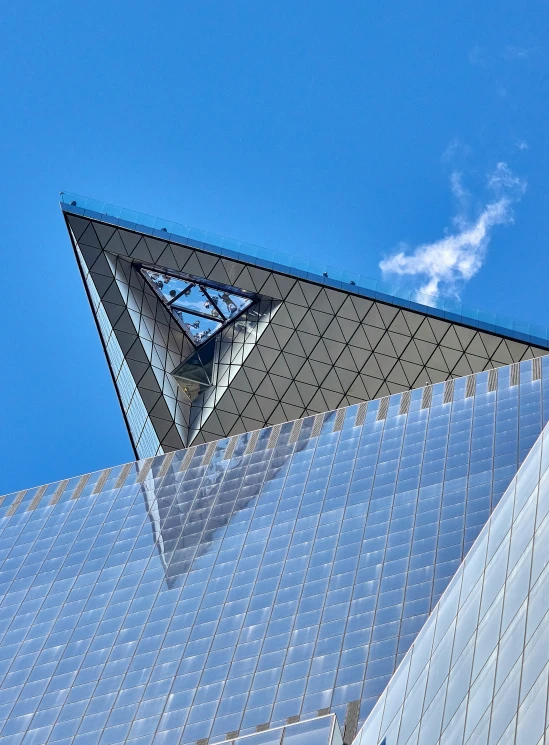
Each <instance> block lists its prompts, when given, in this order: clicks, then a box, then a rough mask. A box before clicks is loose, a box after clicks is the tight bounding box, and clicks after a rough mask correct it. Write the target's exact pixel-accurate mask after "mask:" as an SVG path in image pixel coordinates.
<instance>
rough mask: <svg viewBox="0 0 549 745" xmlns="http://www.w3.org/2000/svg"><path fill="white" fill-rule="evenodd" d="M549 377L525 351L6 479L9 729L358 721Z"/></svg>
mask: <svg viewBox="0 0 549 745" xmlns="http://www.w3.org/2000/svg"><path fill="white" fill-rule="evenodd" d="M542 363H543V364H542ZM548 386H549V360H548V359H547V358H543V360H539V359H538V360H535V361H534V362H533V361H531V360H528V361H526V362H523V363H521V364H520V365H511V366H509V367H506V368H500V370H499V371H497V372H496V371H489V372H483V373H479V374H477V375H474V376H473V375H471V376H468V377H467V378H463V379H458V380H452V381H447V382H446V383H439V384H437V385H434V386H429V387H427V388H424V389H418V390H415V391H412V392H405V393H402V394H395V395H393V396H391V397H386V398H383V399H381V400H377V401H370V402H369V403H368V404H356V405H353V406H350V407H347V408H345V409H339V410H338V411H334V412H330V413H327V414H318V415H316V416H311V417H308V418H306V419H302V420H296V421H295V422H289V423H285V424H282V425H275V426H274V427H269V428H264V429H262V430H260V431H256V432H251V433H250V432H246V433H244V434H242V435H237V436H235V437H231V438H228V439H224V440H220V441H217V442H211V443H204V444H201V445H198V446H195V447H192V448H189V449H187V450H185V451H178V452H172V453H169V454H168V455H165V456H158V457H156V458H150V459H147V460H145V461H141V462H138V463H136V464H127V465H126V466H120V467H117V468H113V469H107V470H105V471H102V472H98V473H95V474H88V475H85V476H83V477H79V478H74V479H70V480H67V481H64V482H61V483H58V484H51V485H48V486H44V487H40V488H34V489H29V490H26V491H22V492H18V493H17V494H12V495H8V496H6V497H4V498H0V562H1V563H0V598H1V599H0V721H1V724H0V743H1V744H2V745H4V743H6V745H7V744H8V743H9V745H20V744H24V745H30V743H32V744H33V745H46V743H47V744H48V745H49V744H50V743H57V744H58V745H69V744H70V745H92V744H93V745H95V744H99V743H101V745H103V744H105V745H107V744H109V745H118V744H119V743H120V744H122V743H128V745H130V744H131V745H160V744H162V745H171V744H172V743H182V744H186V743H195V742H200V743H201V745H205V743H206V742H210V743H214V742H220V741H223V740H226V739H229V740H235V739H237V738H241V739H242V738H244V736H246V735H254V733H257V734H255V735H254V737H258V738H266V739H260V741H261V743H263V742H265V743H266V742H271V740H269V739H268V738H269V736H271V735H272V731H274V730H275V729H276V728H277V727H283V726H284V725H290V724H292V726H293V723H295V722H296V720H297V719H298V718H300V717H301V719H310V718H311V717H318V718H319V719H318V721H320V718H321V717H322V716H324V715H326V714H328V713H333V714H335V715H337V717H338V719H339V723H340V725H341V727H342V729H343V730H344V735H345V741H346V742H348V741H350V739H352V736H353V734H354V733H355V732H356V728H357V727H358V726H359V725H360V724H362V723H363V722H364V720H365V719H366V717H367V716H368V714H369V713H370V712H371V710H372V708H373V707H374V706H375V704H376V702H377V701H378V699H379V696H380V695H381V694H382V693H383V691H384V689H385V688H386V686H387V684H388V682H389V680H390V679H391V677H392V676H393V673H394V671H395V669H396V667H397V665H398V664H399V663H400V661H401V660H402V659H403V658H404V657H405V655H406V652H407V651H408V649H409V647H410V645H411V644H412V643H413V641H414V639H415V638H416V636H417V634H418V632H419V631H420V629H421V628H422V627H423V626H424V624H425V622H426V621H427V619H428V617H429V614H430V613H431V611H432V609H433V607H434V606H435V604H436V603H437V601H438V599H439V598H440V597H441V595H442V594H443V593H444V591H445V590H446V588H447V586H448V584H449V582H450V580H451V578H452V576H454V575H455V574H456V571H457V570H458V568H459V566H460V563H461V561H462V559H463V557H464V556H465V554H466V553H467V551H468V550H469V548H470V547H471V546H472V545H473V543H474V542H475V540H476V539H477V537H478V535H479V532H480V531H481V530H482V528H483V526H484V525H485V523H486V521H487V520H488V518H489V516H490V514H491V511H492V510H493V508H494V507H495V506H496V505H497V504H498V502H499V500H500V499H501V497H502V495H503V493H504V492H505V490H506V488H507V487H508V485H509V483H510V482H511V480H512V479H513V477H514V476H515V474H516V473H517V469H518V467H519V465H520V463H521V462H522V461H523V460H524V458H525V457H526V455H527V453H528V452H529V451H530V450H531V448H532V446H533V444H534V442H535V441H536V439H537V437H538V436H539V434H540V432H541V431H542V429H543V426H544V424H545V422H546V421H547V419H548V418H549V414H548V412H549V409H548V406H547V404H548V403H549V389H548ZM518 493H519V490H518V489H517V494H518ZM502 507H503V505H502ZM501 512H502V510H501V509H500V510H499V513H501ZM529 514H530V513H529ZM494 524H495V523H494ZM517 524H518V522H517ZM521 524H522V525H523V533H524V531H526V534H527V533H528V529H529V528H530V527H531V522H522V523H521ZM527 538H528V535H527ZM529 538H531V535H530V536H529ZM517 545H518V544H517ZM524 546H526V543H525V544H524ZM511 551H514V548H513V546H512V547H511ZM477 553H478V552H476V553H475V554H474V555H477ZM498 566H499V565H498ZM502 566H503V564H502ZM521 571H523V570H521ZM522 576H523V575H522V574H521V577H522ZM494 586H496V585H494ZM515 586H517V584H516V583H515ZM521 588H522V585H521ZM439 615H440V608H439ZM432 617H433V616H432ZM429 624H430V625H431V626H432V622H429ZM428 627H429V626H428ZM428 627H427V628H428ZM406 659H408V658H406ZM401 669H402V668H401ZM437 669H438V666H437ZM399 674H400V673H399ZM397 679H398V678H397ZM375 711H377V709H376V710H374V714H375ZM313 721H315V720H314V719H313ZM309 726H311V727H316V726H317V725H316V724H315V725H307V727H309ZM318 726H320V725H318ZM266 729H268V730H269V733H268V734H267V733H265V732H263V730H266ZM287 729H288V730H290V727H289V726H287ZM306 729H307V728H306V727H304V731H305V730H306ZM299 731H300V730H299V728H296V729H292V730H291V732H292V733H296V732H297V733H299ZM290 734H291V733H290ZM272 736H273V737H274V735H272ZM292 736H293V735H292ZM296 737H297V735H296ZM288 739H290V737H289V738H288ZM290 741H291V740H290ZM257 742H259V740H257ZM273 742H275V740H273ZM284 742H286V735H284ZM297 742H298V740H296V743H297ZM301 742H303V743H307V745H308V743H309V740H299V743H300V745H301ZM316 742H319V743H320V742H324V740H322V739H321V737H320V734H319V735H318V737H317V739H316V740H315V743H316ZM366 742H368V745H369V741H367V740H364V745H366ZM421 742H422V745H423V740H422V741H421ZM425 742H427V741H425ZM433 742H435V741H433ZM460 742H461V741H460ZM245 743H246V740H245V739H242V745H245ZM249 743H250V745H255V743H256V740H255V739H253V738H252V737H250V738H249ZM387 745H393V743H389V740H387ZM535 745H537V743H536V744H535Z"/></svg>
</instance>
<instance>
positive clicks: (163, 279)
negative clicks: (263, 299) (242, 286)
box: [141, 268, 255, 347]
mask: <svg viewBox="0 0 549 745" xmlns="http://www.w3.org/2000/svg"><path fill="white" fill-rule="evenodd" d="M141 271H142V273H143V276H144V277H145V279H146V280H147V281H148V282H149V284H150V285H151V286H152V287H153V288H154V290H155V292H156V293H157V295H159V296H160V298H161V299H162V301H163V302H164V304H165V305H167V306H168V307H169V308H170V310H171V311H172V313H173V315H174V316H175V318H176V319H177V321H178V322H179V324H180V325H181V327H182V328H183V330H184V331H185V333H186V334H187V335H188V336H189V338H190V339H191V341H192V342H193V344H194V345H195V346H196V347H199V346H201V345H202V344H204V343H205V342H206V341H207V340H208V339H210V338H211V337H212V336H213V335H214V334H215V333H216V332H217V331H219V330H220V329H221V328H223V326H225V325H227V324H228V323H229V322H230V321H232V320H234V319H235V318H236V317H237V316H239V315H240V314H241V313H242V312H243V311H245V310H246V308H249V307H250V305H251V304H252V303H253V302H254V299H255V298H254V296H252V295H251V294H248V293H246V292H244V291H242V290H235V288H234V287H227V286H226V285H220V284H217V283H214V282H209V281H206V280H204V279H201V278H198V277H193V276H191V275H178V276H176V275H173V274H167V273H165V272H161V271H158V270H157V269H145V268H142V269H141Z"/></svg>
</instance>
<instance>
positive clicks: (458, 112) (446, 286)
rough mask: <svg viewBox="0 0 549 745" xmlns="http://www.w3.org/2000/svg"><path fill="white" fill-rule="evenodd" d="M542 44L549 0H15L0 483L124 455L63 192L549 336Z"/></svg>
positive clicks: (2, 256)
mask: <svg viewBox="0 0 549 745" xmlns="http://www.w3.org/2000/svg"><path fill="white" fill-rule="evenodd" d="M548 39H549V16H548V15H547V6H546V3H545V0H530V2H528V3H526V4H517V3H516V2H509V0H498V2H496V1H495V0H485V2H483V3H478V2H476V1H475V2H473V0H462V2H459V3H457V2H446V3H441V2H440V0H425V2H423V3H416V2H411V0H401V1H400V2H396V3H381V4H380V3H377V4H373V3H368V4H367V3H364V2H358V1H356V2H355V1H351V0H340V2H337V3H336V2H324V1H323V0H316V1H315V2H300V1H299V0H298V2H296V1H295V0H293V1H292V2H289V1H286V0H279V2H277V3H259V2H257V1H255V2H252V0H232V2H225V1H224V0H221V1H218V2H210V1H209V0H200V1H199V0H185V1H183V2H181V0H179V1H178V2H170V1H169V0H167V1H165V2H162V3H160V2H150V0H149V2H144V1H141V0H134V1H133V2H126V1H125V0H122V1H121V2H118V3H112V2H109V3H107V2H106V1H104V0H95V1H94V2H93V3H71V4H67V3H66V2H63V3H61V2H58V1H57V0H51V2H48V3H43V2H36V1H31V0H19V2H17V3H5V4H4V7H3V9H2V24H1V26H0V40H1V43H0V72H1V76H0V80H1V83H0V85H1V87H2V91H1V95H0V121H1V122H2V137H1V139H0V189H1V209H0V229H1V230H0V241H1V243H0V246H1V251H0V262H1V271H2V278H3V282H2V287H3V289H2V293H1V294H0V303H1V304H2V307H1V318H2V337H3V339H2V340H3V344H2V349H3V354H2V364H1V366H0V411H1V427H0V452H1V453H2V463H3V467H2V471H1V473H0V493H5V492H8V491H11V490H15V489H19V488H23V487H25V486H30V485H33V484H38V483H45V482H47V481H50V480H54V479H59V478H63V477H66V476H69V475H75V474H78V473H82V472H86V471H89V470H92V469H98V468H101V467H104V466H109V465H114V464H116V463H120V462H124V461H127V460H131V459H132V458H133V455H132V451H131V448H130V444H129V439H128V437H127V434H126V432H125V428H124V424H123V421H122V417H121V414H120V412H119V408H118V402H117V399H116V395H115V392H114V388H113V386H112V383H111V380H110V378H109V373H108V369H107V365H106V362H105V360H104V356H103V352H102V349H101V346H100V342H99V338H98V336H97V332H96V329H95V326H94V323H93V320H92V317H91V313H90V310H89V308H88V306H87V300H86V297H85V293H84V290H83V288H82V286H81V281H80V278H79V275H78V273H77V269H76V265H75V261H74V258H73V255H72V251H71V248H70V245H69V240H68V237H67V235H66V232H65V228H64V225H63V221H62V219H61V215H60V212H59V208H58V205H57V201H58V193H59V191H60V190H61V189H64V190H66V191H74V192H77V193H80V194H84V195H88V196H92V197H95V198H98V199H103V200H105V201H109V202H112V203H115V204H121V205H124V206H126V207H129V208H132V209H135V210H140V211H143V212H148V213H150V214H156V215H159V216H165V217H168V218H170V219H172V220H176V221H178V222H184V223H187V224H190V225H195V226H197V227H201V228H204V229H207V230H210V231H213V232H217V233H220V234H224V235H229V236H231V237H234V238H238V239H240V240H243V241H247V242H250V243H256V244H260V245H263V246H266V247H269V248H274V249H278V250H282V251H288V252H290V253H293V254H296V255H298V256H300V257H314V258H315V259H317V260H319V261H325V262H326V263H329V264H335V265H336V266H344V267H346V268H349V269H353V270H356V271H359V272H361V273H363V274H367V275H370V276H372V277H380V276H381V269H380V262H385V263H384V264H383V266H385V268H386V269H387V268H389V269H391V270H392V274H391V276H392V278H393V279H395V280H397V281H398V282H402V283H404V284H406V286H407V287H409V288H412V289H414V290H417V289H420V288H422V287H423V288H424V287H426V286H427V285H429V283H430V282H431V285H430V286H431V288H433V286H436V288H437V291H438V293H439V297H444V296H445V295H447V294H449V293H450V294H452V293H454V294H455V293H459V294H460V296H461V297H462V299H463V301H464V302H467V303H469V304H470V305H476V306H480V307H483V308H487V309H490V310H493V311H495V312H498V313H503V314H508V315H513V316H515V317H517V318H520V319H523V320H525V321H533V322H536V323H539V324H541V325H544V326H545V325H549V304H548V302H547V290H546V283H547V279H546V278H547V276H548V274H549V253H548V251H547V240H548V239H547V236H548V235H549V210H548V209H547V195H548V194H549V144H548V139H547V122H546V117H547V112H548V111H549V106H548V104H549V101H548V98H549V95H548V88H547V76H548V72H549V43H548V41H547V40H548ZM503 164H505V165H503ZM501 169H505V170H504V171H502V170H501ZM494 179H495V181H494ZM498 179H499V180H498ZM490 184H491V185H490ZM500 200H504V204H501V203H500ZM498 204H499V206H500V212H499V213H498V215H497V219H495V220H494V219H492V218H493V214H494V212H493V209H492V212H490V209H491V208H493V206H494V205H498ZM487 210H488V212H487ZM487 214H488V215H492V218H488V222H487V223H486V221H485V223H484V227H485V228H486V227H487V230H485V232H484V234H483V235H482V236H480V237H479V234H478V232H477V233H475V229H476V228H478V227H479V224H481V223H480V222H479V221H482V217H483V215H484V216H486V215H487ZM481 227H482V225H481ZM464 236H465V237H464ZM448 239H450V240H448ZM454 239H455V240H454ZM442 240H444V241H445V243H443V244H441V241H442ZM433 245H434V246H435V249H434V251H435V253H434V259H433V253H432V251H433ZM441 246H442V248H441ZM456 247H457V248H456ZM448 250H450V259H448V256H449V254H448ZM451 251H454V253H453V254H452V253H451ZM441 252H442V253H441ZM399 255H400V258H398V257H399ZM441 256H442V257H443V258H445V260H446V262H447V263H448V260H449V262H450V263H449V266H450V269H449V270H448V266H446V268H445V269H444V272H443V276H442V278H441V275H440V271H442V269H440V267H439V269H440V271H439V269H437V270H436V272H435V274H436V276H433V271H431V273H430V274H429V273H428V274H427V275H426V274H425V273H423V274H422V273H421V272H420V273H419V274H418V273H417V272H418V271H419V270H421V267H425V266H426V265H427V266H431V267H432V266H434V265H435V264H436V262H437V261H440V260H441ZM395 257H397V258H395ZM436 266H438V264H436ZM395 271H396V273H395ZM399 272H400V274H399ZM403 272H404V274H403ZM437 272H438V273H437ZM433 281H435V285H433V284H432V282H433Z"/></svg>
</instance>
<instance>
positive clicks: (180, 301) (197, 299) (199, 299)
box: [172, 285, 221, 318]
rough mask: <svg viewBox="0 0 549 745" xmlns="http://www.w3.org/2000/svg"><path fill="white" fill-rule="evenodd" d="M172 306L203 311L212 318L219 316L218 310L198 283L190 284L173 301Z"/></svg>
mask: <svg viewBox="0 0 549 745" xmlns="http://www.w3.org/2000/svg"><path fill="white" fill-rule="evenodd" d="M172 304H173V306H174V308H183V309H184V310H190V311H191V312H192V311H193V310H194V311H197V312H198V313H204V314H206V315H208V316H211V317H212V318H221V316H220V314H219V311H218V310H217V308H216V307H215V305H214V304H213V303H212V302H211V300H210V298H209V297H208V296H207V295H206V293H205V292H204V290H203V289H202V288H201V287H200V286H199V285H190V286H189V287H188V288H187V289H186V290H185V291H184V292H183V294H182V295H180V296H179V297H178V298H176V299H175V300H174V301H173V303H172Z"/></svg>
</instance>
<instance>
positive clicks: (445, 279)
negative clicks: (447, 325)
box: [379, 162, 526, 304]
mask: <svg viewBox="0 0 549 745" xmlns="http://www.w3.org/2000/svg"><path fill="white" fill-rule="evenodd" d="M450 186H451V189H452V192H453V194H454V196H455V198H456V200H457V203H458V212H457V214H456V215H455V216H454V218H453V220H452V222H453V224H454V227H455V229H456V232H454V233H452V234H449V235H447V236H445V237H444V238H441V239H440V240H438V241H434V242H433V243H425V244H422V245H420V246H417V247H416V248H413V249H410V248H409V247H408V246H406V245H401V246H399V248H398V249H397V251H396V252H395V253H393V254H392V255H391V256H389V257H387V258H386V259H383V261H381V262H380V264H379V266H380V268H381V271H382V272H383V275H384V276H389V275H396V276H398V277H410V278H417V279H419V280H420V281H421V285H420V286H419V288H418V289H417V290H416V299H417V300H418V301H419V302H422V303H432V304H434V303H435V302H436V300H437V298H439V297H441V296H443V295H446V296H448V295H451V296H454V297H459V292H460V289H461V288H462V286H463V284H464V283H465V282H467V281H468V280H470V279H471V278H472V277H474V275H475V274H476V273H477V272H478V271H479V269H480V268H481V266H482V264H483V263H484V259H485V256H486V250H487V248H488V244H489V242H490V238H491V232H492V229H493V228H494V227H495V226H496V225H508V224H510V223H512V222H513V205H514V204H515V203H516V202H517V201H519V200H520V199H521V197H522V195H523V194H524V192H525V189H526V182H525V181H523V180H522V179H520V178H519V177H518V176H515V175H514V174H513V173H512V172H511V171H510V169H509V168H508V166H507V164H506V163H503V162H502V163H498V164H497V166H496V168H495V169H494V171H493V172H492V173H490V174H489V176H488V188H489V189H490V191H491V192H492V195H493V197H492V200H491V201H489V202H488V203H487V204H486V205H485V206H484V208H483V209H482V210H481V212H480V214H479V215H478V217H477V218H476V219H475V220H473V221H471V220H469V219H468V218H467V216H466V215H467V208H468V204H469V202H470V194H469V192H468V191H467V190H466V189H465V188H464V187H463V183H462V178H461V174H460V173H459V172H454V173H453V174H452V176H451V180H450ZM425 296H427V297H425Z"/></svg>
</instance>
